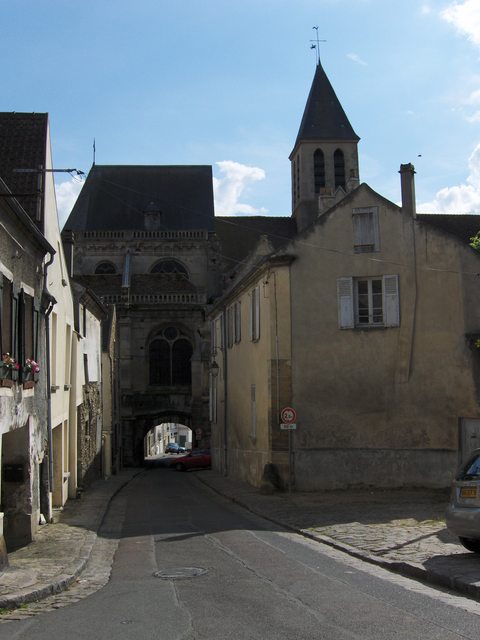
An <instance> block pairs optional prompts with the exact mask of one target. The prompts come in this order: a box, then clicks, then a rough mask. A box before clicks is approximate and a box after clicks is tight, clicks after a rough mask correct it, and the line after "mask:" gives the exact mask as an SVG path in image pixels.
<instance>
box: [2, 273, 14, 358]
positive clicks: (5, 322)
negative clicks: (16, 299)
mask: <svg viewBox="0 0 480 640" xmlns="http://www.w3.org/2000/svg"><path fill="white" fill-rule="evenodd" d="M0 281H1V282H2V289H1V292H0V293H1V294H2V295H1V314H0V322H1V333H2V335H1V341H2V353H12V343H13V336H12V297H13V287H12V283H11V282H10V280H8V279H7V278H5V276H2V275H0Z"/></svg>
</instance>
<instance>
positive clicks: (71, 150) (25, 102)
mask: <svg viewBox="0 0 480 640" xmlns="http://www.w3.org/2000/svg"><path fill="white" fill-rule="evenodd" d="M0 22H1V24H2V27H3V28H2V35H1V38H0V61H1V62H0V65H1V72H2V82H1V85H0V86H1V89H0V97H1V101H0V104H1V107H0V110H2V111H17V112H22V111H23V112H48V113H49V117H50V128H51V139H52V152H53V160H54V167H55V168H56V169H65V168H75V169H78V170H79V171H83V172H85V173H88V171H89V169H90V168H91V166H92V162H93V141H94V140H95V153H96V156H95V160H96V163H97V164H157V165H175V164H189V165H192V164H193V165H195V164H207V165H212V168H213V175H214V191H215V210H216V214H217V215H275V216H279V215H290V213H291V196H290V162H289V159H288V157H289V154H290V152H291V150H292V148H293V144H294V142H295V138H296V135H297V132H298V128H299V125H300V121H301V117H302V114H303V109H304V107H305V102H306V99H307V96H308V92H309V89H310V86H311V82H312V79H313V75H314V72H315V65H316V54H317V49H312V48H311V46H312V44H315V40H316V38H317V34H318V39H319V40H320V41H321V42H320V46H319V51H320V57H321V62H322V65H323V67H324V69H325V71H326V73H327V75H328V77H329V79H330V81H331V83H332V85H333V87H334V89H335V92H336V94H337V96H338V98H339V100H340V102H341V103H342V105H343V107H344V109H345V111H346V113H347V116H348V118H349V120H350V122H351V124H352V126H353V128H354V130H355V131H356V133H357V134H358V135H359V136H360V138H361V141H360V143H359V162H360V180H361V181H362V182H367V183H368V184H369V185H370V186H371V187H372V188H373V189H375V191H377V192H379V193H380V194H382V195H383V196H385V197H386V198H388V199H390V200H392V201H393V202H399V201H400V181H399V175H398V170H399V168H400V164H402V163H407V162H412V163H413V164H414V165H415V169H416V195H417V203H418V204H417V207H418V210H419V211H424V212H428V213H480V65H479V59H480V0H458V1H453V0H430V1H424V2H423V1H422V0H402V1H401V2H400V1H398V0H295V1H292V0H242V2H225V0H175V2H173V1H172V0H136V2H132V1H131V0H83V1H82V2H81V3H76V2H72V1H66V0H42V1H41V2H39V1H38V0H14V1H12V0H0ZM314 27H318V29H315V28H314ZM312 40H313V41H314V42H313V43H312ZM324 41H325V42H324ZM56 184H57V203H58V208H59V218H60V223H61V224H63V222H64V221H65V219H66V217H67V216H68V214H69V212H70V210H71V207H72V206H73V203H74V201H75V199H76V197H77V196H78V193H79V191H80V189H81V187H82V181H81V179H79V178H78V176H74V177H71V176H70V175H68V174H65V173H57V174H56Z"/></svg>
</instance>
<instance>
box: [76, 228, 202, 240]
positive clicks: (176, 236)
mask: <svg viewBox="0 0 480 640" xmlns="http://www.w3.org/2000/svg"><path fill="white" fill-rule="evenodd" d="M82 238H84V239H85V240H208V231H205V230H192V229H188V230H184V231H182V230H173V231H135V230H124V231H75V239H76V240H81V239H82Z"/></svg>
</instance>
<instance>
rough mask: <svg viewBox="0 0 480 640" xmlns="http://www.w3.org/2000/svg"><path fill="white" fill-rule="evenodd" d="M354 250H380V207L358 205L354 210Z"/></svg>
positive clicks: (359, 251) (365, 251)
mask: <svg viewBox="0 0 480 640" xmlns="http://www.w3.org/2000/svg"><path fill="white" fill-rule="evenodd" d="M352 222H353V250H354V251H355V253H371V252H373V251H379V250H380V239H379V229H378V207H357V208H355V209H353V211H352Z"/></svg>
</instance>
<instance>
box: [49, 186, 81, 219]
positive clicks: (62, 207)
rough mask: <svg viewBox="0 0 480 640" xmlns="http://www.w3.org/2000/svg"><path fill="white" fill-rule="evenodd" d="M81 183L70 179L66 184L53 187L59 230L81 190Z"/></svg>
mask: <svg viewBox="0 0 480 640" xmlns="http://www.w3.org/2000/svg"><path fill="white" fill-rule="evenodd" d="M82 186H83V181H82V182H81V181H80V180H79V179H78V178H71V179H70V180H69V181H68V182H61V183H59V184H56V185H55V192H56V194H57V208H58V222H59V224H60V228H62V227H63V225H64V224H65V221H66V220H67V218H68V216H69V214H70V211H71V210H72V208H73V205H74V204H75V201H76V199H77V198H78V194H79V193H80V191H81V190H82Z"/></svg>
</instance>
